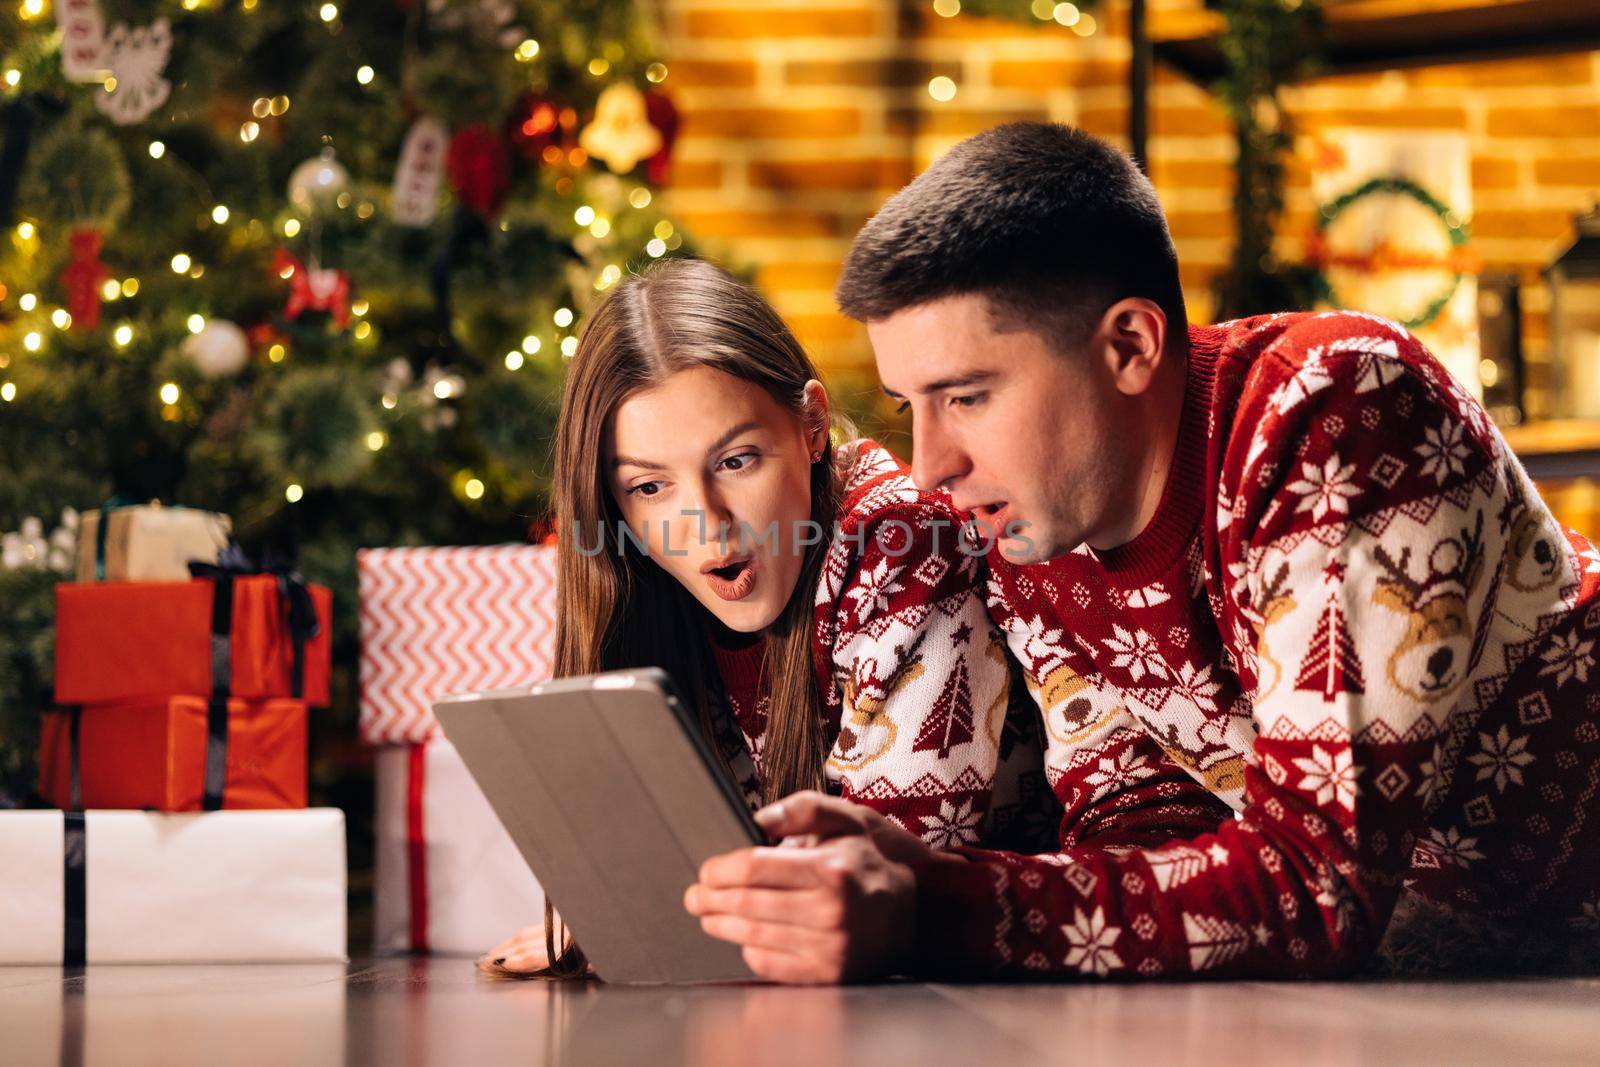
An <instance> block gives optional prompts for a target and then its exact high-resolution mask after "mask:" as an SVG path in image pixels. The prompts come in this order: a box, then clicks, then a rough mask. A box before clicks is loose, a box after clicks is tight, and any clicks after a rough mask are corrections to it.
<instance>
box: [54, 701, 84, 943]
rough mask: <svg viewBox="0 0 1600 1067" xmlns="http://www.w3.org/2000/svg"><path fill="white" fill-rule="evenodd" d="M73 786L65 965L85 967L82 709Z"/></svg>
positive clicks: (66, 837) (67, 829)
mask: <svg viewBox="0 0 1600 1067" xmlns="http://www.w3.org/2000/svg"><path fill="white" fill-rule="evenodd" d="M71 714H72V719H71V738H72V785H71V796H70V798H69V799H70V801H71V805H70V806H71V809H72V810H70V811H67V812H65V813H64V814H63V816H62V818H63V835H62V841H61V866H62V879H61V887H62V892H61V910H62V944H61V964H62V966H64V967H82V966H83V965H84V962H85V960H86V957H87V955H88V943H89V936H88V921H87V918H86V912H87V910H88V909H87V903H88V897H89V893H88V883H89V877H88V859H89V838H88V833H87V829H88V828H87V826H86V824H85V823H84V818H83V784H82V780H81V779H80V778H79V776H78V730H79V728H80V723H81V719H82V716H83V709H82V708H73V709H72V713H71Z"/></svg>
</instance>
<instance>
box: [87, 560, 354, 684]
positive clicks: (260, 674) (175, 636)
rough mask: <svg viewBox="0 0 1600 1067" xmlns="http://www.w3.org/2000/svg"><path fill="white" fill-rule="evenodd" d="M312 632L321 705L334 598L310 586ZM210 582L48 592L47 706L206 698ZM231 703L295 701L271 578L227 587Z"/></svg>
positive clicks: (310, 673) (312, 675)
mask: <svg viewBox="0 0 1600 1067" xmlns="http://www.w3.org/2000/svg"><path fill="white" fill-rule="evenodd" d="M309 588H310V591H311V600H312V603H313V605H314V606H315V608H316V612H317V620H318V621H319V622H320V623H321V629H320V631H319V632H318V634H317V636H316V637H313V638H310V639H308V640H307V641H306V643H305V687H304V691H303V692H302V693H301V698H302V699H304V700H305V701H306V703H307V704H309V705H311V706H312V707H326V706H327V704H328V674H329V670H330V667H331V660H332V644H331V642H330V639H329V636H328V635H329V631H330V629H331V626H332V616H333V594H332V593H331V592H329V591H328V589H327V588H326V587H324V586H320V585H313V586H310V587H309ZM212 592H213V583H212V582H211V580H210V579H196V580H194V581H189V582H74V583H65V584H62V585H58V586H56V702H57V703H58V704H120V703H125V702H127V701H133V700H141V701H149V700H160V699H164V698H166V697H167V696H168V695H170V694H172V693H191V694H203V693H210V692H211V600H212ZM230 643H231V649H232V655H231V662H232V665H233V672H232V673H233V678H232V680H231V684H230V685H229V687H228V692H229V695H230V696H235V697H241V698H243V699H245V700H264V699H268V698H271V697H289V696H293V695H294V691H293V689H292V688H291V681H292V675H293V666H294V641H293V639H292V638H291V637H290V634H289V626H288V622H287V619H286V616H285V607H284V602H283V599H282V597H281V596H280V595H279V592H278V580H277V579H276V578H275V577H273V576H272V575H270V574H263V575H250V576H247V577H240V578H235V579H234V580H233V630H232V633H231V635H230Z"/></svg>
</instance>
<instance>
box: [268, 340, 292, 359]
mask: <svg viewBox="0 0 1600 1067" xmlns="http://www.w3.org/2000/svg"><path fill="white" fill-rule="evenodd" d="M288 354H289V350H288V349H286V348H284V347H283V346H282V345H280V344H274V345H272V346H271V347H270V348H268V349H267V358H268V359H269V360H271V361H272V362H274V363H282V362H283V357H284V356H286V355H288Z"/></svg>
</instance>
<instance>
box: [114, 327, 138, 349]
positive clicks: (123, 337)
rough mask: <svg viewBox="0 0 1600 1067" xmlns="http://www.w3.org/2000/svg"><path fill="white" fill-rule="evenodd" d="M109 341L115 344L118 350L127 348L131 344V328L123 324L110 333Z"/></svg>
mask: <svg viewBox="0 0 1600 1067" xmlns="http://www.w3.org/2000/svg"><path fill="white" fill-rule="evenodd" d="M111 340H112V341H114V342H116V345H117V347H118V348H127V347H128V345H130V344H131V343H132V342H133V327H132V326H129V325H128V324H127V323H123V324H122V325H121V326H118V327H117V328H116V329H115V330H112V331H111Z"/></svg>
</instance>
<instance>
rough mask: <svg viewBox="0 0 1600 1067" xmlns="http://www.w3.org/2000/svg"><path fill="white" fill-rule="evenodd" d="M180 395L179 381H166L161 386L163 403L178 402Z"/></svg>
mask: <svg viewBox="0 0 1600 1067" xmlns="http://www.w3.org/2000/svg"><path fill="white" fill-rule="evenodd" d="M180 395H181V394H180V393H179V392H178V383H177V382H166V383H164V384H163V385H162V386H161V402H162V403H163V404H176V403H177V402H178V397H179V396H180Z"/></svg>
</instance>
